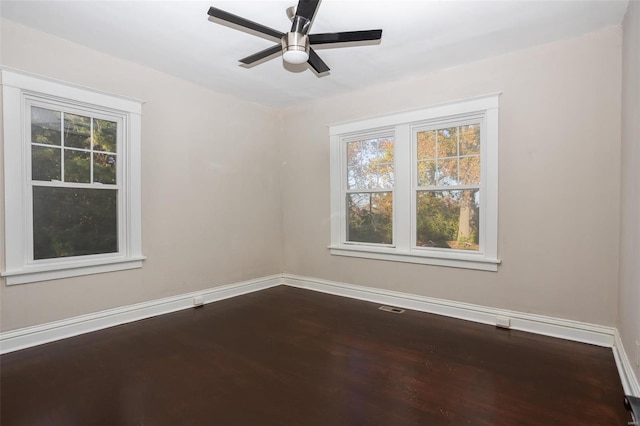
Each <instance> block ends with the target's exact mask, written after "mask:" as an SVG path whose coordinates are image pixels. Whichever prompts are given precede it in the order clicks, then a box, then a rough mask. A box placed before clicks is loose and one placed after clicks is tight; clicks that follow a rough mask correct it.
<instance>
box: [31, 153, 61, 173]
mask: <svg viewBox="0 0 640 426" xmlns="http://www.w3.org/2000/svg"><path fill="white" fill-rule="evenodd" d="M31 179H33V180H44V181H47V182H48V181H52V180H60V179H61V177H60V148H53V147H51V148H49V147H46V146H38V145H31Z"/></svg>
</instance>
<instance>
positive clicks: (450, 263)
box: [329, 246, 500, 272]
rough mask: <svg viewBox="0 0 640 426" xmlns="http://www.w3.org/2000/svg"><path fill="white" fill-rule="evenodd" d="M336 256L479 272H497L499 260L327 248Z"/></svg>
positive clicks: (364, 249) (477, 255)
mask: <svg viewBox="0 0 640 426" xmlns="http://www.w3.org/2000/svg"><path fill="white" fill-rule="evenodd" d="M329 251H330V253H331V254H332V255H336V256H349V257H361V258H365V259H376V260H387V261H393V262H406V263H419V264H422V265H435V266H446V267H449V268H463V269H476V270H480V271H492V272H496V271H497V270H498V264H500V259H492V258H486V257H484V256H483V255H481V254H472V253H428V254H423V253H416V252H399V251H396V249H389V250H385V249H378V248H376V249H373V248H369V247H363V246H357V247H356V246H354V247H347V246H329Z"/></svg>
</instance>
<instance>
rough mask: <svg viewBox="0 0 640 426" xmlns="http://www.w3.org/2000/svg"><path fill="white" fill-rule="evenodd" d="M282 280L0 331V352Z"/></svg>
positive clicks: (250, 282) (226, 287)
mask: <svg viewBox="0 0 640 426" xmlns="http://www.w3.org/2000/svg"><path fill="white" fill-rule="evenodd" d="M280 284H281V275H280V274H278V275H271V276H268V277H262V278H257V279H253V280H248V281H243V282H239V283H234V284H229V285H224V286H220V287H214V288H210V289H207V290H200V291H195V292H192V293H186V294H180V295H178V296H172V297H167V298H164V299H157V300H151V301H149V302H143V303H137V304H135V305H129V306H123V307H120V308H115V309H108V310H106V311H101V312H95V313H92V314H87V315H81V316H77V317H73V318H68V319H64V320H60V321H54V322H50V323H47V324H41V325H36V326H33V327H26V328H21V329H18V330H12V331H8V332H5V333H0V354H4V353H9V352H13V351H17V350H19V349H25V348H29V347H31V346H36V345H41V344H43V343H48V342H52V341H55V340H60V339H65V338H67V337H72V336H77V335H79V334H84V333H88V332H91V331H96V330H101V329H103V328H107V327H113V326H116V325H120V324H125V323H128V322H132V321H138V320H141V319H145V318H150V317H154V316H156V315H162V314H167V313H170V312H175V311H179V310H182V309H187V308H192V307H193V298H194V297H196V296H202V297H203V299H204V303H211V302H215V301H218V300H223V299H228V298H230V297H235V296H240V295H242V294H246V293H251V292H254V291H258V290H264V289H267V288H270V287H275V286H277V285H280Z"/></svg>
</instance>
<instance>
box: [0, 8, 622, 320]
mask: <svg viewBox="0 0 640 426" xmlns="http://www.w3.org/2000/svg"><path fill="white" fill-rule="evenodd" d="M1 36H2V45H1V48H2V50H1V51H0V52H1V57H0V60H1V61H0V62H1V63H2V64H4V65H7V66H11V67H15V68H20V69H24V70H26V71H30V72H35V73H40V74H44V75H47V76H50V77H53V78H58V79H62V80H67V81H72V82H74V83H78V84H83V85H87V86H90V87H94V88H97V89H102V90H106V91H110V92H114V93H119V94H123V95H127V96H132V97H136V98H140V99H143V100H145V101H147V103H146V104H145V106H144V109H143V113H144V117H143V165H142V166H143V174H142V184H143V240H144V244H143V247H144V253H145V255H147V256H148V258H149V259H148V260H147V261H145V264H144V267H143V268H142V269H141V270H134V271H123V272H116V273H109V274H101V275H95V276H90V277H80V278H73V279H66V280H56V281H50V282H43V283H34V284H26V285H18V286H11V287H7V286H5V285H4V283H2V288H1V290H0V291H1V293H0V295H1V297H2V303H1V307H2V314H1V317H0V319H1V321H2V330H11V329H15V328H20V327H25V326H29V325H32V324H39V323H43V322H48V321H52V320H56V319H61V318H67V317H72V316H75V315H79V314H83V313H88V312H94V311H98V310H102V309H107V308H111V307H116V306H122V305H127V304H131V303H136V302H140V301H146V300H152V299H157V298H161V297H166V296H170V295H174V294H180V293H185V292H189V291H195V290H199V289H204V288H209V287H212V286H216V285H221V284H226V283H230V282H237V281H241V280H245V279H250V278H254V277H258V276H264V275H269V274H274V273H278V272H282V271H283V270H284V271H285V272H289V273H295V274H300V275H307V276H312V277H318V278H324V279H329V280H336V281H343V282H348V283H353V284H361V285H366V286H372V287H378V288H385V289H391V290H397V291H403V292H408V293H414V294H419V295H426V296H432V297H438V298H444V299H450V300H459V301H465V302H470V303H477V304H481V305H486V306H494V307H500V308H506V309H513V310H519V311H525V312H533V313H539V314H546V315H551V316H557V317H561V318H569V319H575V320H581V321H588V322H593V323H597V324H603V325H616V321H617V316H618V309H617V306H618V292H617V282H618V257H619V256H618V250H619V224H620V207H619V206H620V182H619V176H620V142H619V141H620V113H621V112H620V109H621V92H620V87H621V77H620V76H621V31H620V29H619V28H609V29H605V30H602V31H600V32H597V33H594V34H590V35H587V36H584V37H580V38H576V39H571V40H566V41H561V42H556V43H552V44H548V45H545V46H540V47H536V48H532V49H527V50H523V51H519V52H515V53H512V54H508V55H504V56H500V57H496V58H492V59H489V60H485V61H482V62H477V63H473V64H469V65H465V66H460V67H457V68H452V69H448V70H443V71H441V72H436V73H431V74H426V75H423V76H421V77H418V78H415V79H408V80H403V81H401V82H397V83H392V84H387V85H383V86H378V87H375V88H372V89H367V90H364V91H360V92H354V93H350V94H348V95H344V96H341V97H335V98H330V99H324V100H319V101H316V102H312V103H309V104H305V105H302V106H299V107H295V108H290V109H287V110H284V111H282V112H278V111H273V110H270V109H267V108H265V107H261V106H258V105H255V104H251V103H247V102H244V101H240V100H237V99H235V98H231V97H226V96H223V95H219V94H216V93H214V92H211V91H208V90H207V89H204V88H202V87H198V86H195V85H192V84H190V83H187V82H185V81H182V80H179V79H176V78H174V77H170V76H167V75H165V74H162V73H159V72H156V71H153V70H150V69H148V68H144V67H141V66H138V65H134V64H132V63H128V62H125V61H121V60H118V59H115V58H113V57H109V56H106V55H103V54H100V53H98V52H96V51H93V50H90V49H87V48H85V47H82V46H79V45H76V44H73V43H69V42H66V41H64V40H60V39H57V38H54V37H51V36H48V35H45V34H43V33H40V32H36V31H33V30H30V29H27V28H25V27H22V26H20V25H17V24H14V23H12V22H10V21H6V20H5V21H2V33H1ZM325 78H331V77H325ZM497 91H500V92H502V93H503V94H502V96H501V111H500V120H501V122H500V225H499V256H500V257H501V258H502V260H503V264H502V265H501V266H500V267H499V271H498V272H497V273H492V272H481V271H470V270H461V269H451V268H443V267H433V266H424V265H413V264H405V263H395V262H384V261H372V260H365V259H354V258H345V257H337V256H331V255H330V254H329V252H328V250H327V248H326V247H327V245H328V244H329V175H328V171H329V163H328V161H329V143H328V131H327V127H326V126H327V125H329V124H332V123H336V122H341V121H347V120H352V119H357V118H363V117H368V116H372V115H378V114H384V113H391V112H397V111H401V110H405V109H410V108H417V107H423V106H427V105H431V104H436V103H439V102H445V101H450V100H455V99H460V98H465V97H469V96H475V95H481V94H486V93H491V92H497ZM281 116H284V118H285V120H286V121H285V123H284V124H285V125H284V126H282V128H283V129H284V130H283V131H282V132H283V133H281V130H280V129H281V127H280V124H281V121H280V117H281ZM279 166H281V167H279ZM249 199H251V200H252V204H251V205H249V202H248V200H249ZM0 211H2V209H0ZM282 248H284V252H282V250H281V249H282Z"/></svg>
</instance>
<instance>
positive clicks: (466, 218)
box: [329, 94, 500, 271]
mask: <svg viewBox="0 0 640 426" xmlns="http://www.w3.org/2000/svg"><path fill="white" fill-rule="evenodd" d="M498 109H499V94H493V95H486V96H480V97H477V98H470V99H465V100H461V101H456V102H450V103H446V104H441V105H436V106H432V107H428V108H424V109H420V110H412V111H406V112H400V113H396V114H389V115H384V116H378V117H372V118H365V119H362V120H358V121H353V122H345V123H340V124H336V125H332V126H330V130H329V131H330V135H331V157H330V159H331V162H330V165H331V174H330V177H331V179H330V182H331V245H330V247H329V249H330V251H331V254H334V255H340V256H351V257H362V258H370V259H379V260H391V261H400V262H410V263H421V264H430V265H440V266H448V267H460V268H469V269H479V270H485V271H497V265H498V264H499V263H500V260H499V259H498V258H497V234H498ZM375 129H380V130H375ZM380 133H385V134H388V135H392V136H393V138H394V161H393V163H394V169H393V180H394V184H393V188H392V189H386V188H378V187H375V185H372V184H371V182H379V181H380V176H379V175H378V173H373V172H371V173H370V174H369V175H368V179H366V180H365V181H366V182H368V184H367V185H360V186H366V188H364V189H360V188H357V187H355V186H357V185H354V183H353V182H354V181H355V180H357V179H354V177H353V176H350V173H351V175H353V172H351V168H353V164H349V161H348V159H347V156H346V154H345V153H346V150H347V147H346V144H347V143H348V142H353V141H363V140H366V139H370V138H372V137H373V136H372V135H375V136H377V135H379V134H380ZM383 174H384V173H383ZM349 179H351V182H349ZM372 186H373V187H374V188H370V187H372ZM385 192H390V193H391V194H390V195H391V197H392V198H391V201H392V212H393V213H392V217H391V228H392V240H391V241H392V243H391V244H379V243H377V242H370V241H380V239H378V240H376V239H374V238H364V237H362V236H361V235H358V236H357V238H356V239H358V240H361V241H358V242H354V241H349V235H350V232H351V234H353V228H354V227H353V226H350V225H349V223H350V221H351V222H353V221H354V218H359V216H358V215H356V214H353V213H351V211H350V206H353V205H358V206H359V208H360V209H361V210H363V209H369V210H370V212H369V214H370V215H372V214H373V213H375V212H376V211H379V210H380V209H379V208H378V205H379V204H380V200H378V199H375V198H374V195H373V194H374V193H375V194H376V197H379V195H377V194H380V193H385ZM351 194H355V195H351ZM347 196H349V198H347ZM354 198H355V199H354ZM438 221H444V224H443V223H438ZM376 225H377V223H376ZM350 228H351V229H350ZM368 235H370V234H368ZM352 239H353V238H352Z"/></svg>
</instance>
